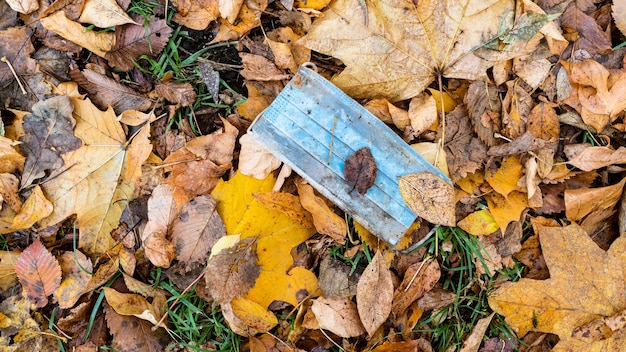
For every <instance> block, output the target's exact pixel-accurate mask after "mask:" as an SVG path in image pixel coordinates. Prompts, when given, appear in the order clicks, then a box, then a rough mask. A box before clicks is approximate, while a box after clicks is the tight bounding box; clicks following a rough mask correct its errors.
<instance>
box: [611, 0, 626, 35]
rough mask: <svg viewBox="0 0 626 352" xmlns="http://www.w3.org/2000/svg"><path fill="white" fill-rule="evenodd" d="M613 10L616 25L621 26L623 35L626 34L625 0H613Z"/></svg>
mask: <svg viewBox="0 0 626 352" xmlns="http://www.w3.org/2000/svg"><path fill="white" fill-rule="evenodd" d="M611 10H612V14H613V21H615V26H616V27H617V28H619V30H620V32H622V35H626V4H624V2H623V1H619V0H613V6H611Z"/></svg>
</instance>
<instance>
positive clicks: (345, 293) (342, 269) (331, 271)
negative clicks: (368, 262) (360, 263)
mask: <svg viewBox="0 0 626 352" xmlns="http://www.w3.org/2000/svg"><path fill="white" fill-rule="evenodd" d="M350 271H351V267H350V266H349V265H347V264H346V263H344V262H342V261H341V260H339V259H335V258H333V257H331V256H330V255H327V256H325V257H324V258H323V259H322V262H321V263H320V270H319V275H318V283H317V284H318V285H319V287H320V289H321V290H322V293H323V294H324V297H335V298H346V297H352V296H354V295H356V294H357V286H358V283H359V279H360V277H361V275H360V274H359V272H358V271H356V272H354V273H353V274H352V275H350Z"/></svg>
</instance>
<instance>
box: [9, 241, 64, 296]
mask: <svg viewBox="0 0 626 352" xmlns="http://www.w3.org/2000/svg"><path fill="white" fill-rule="evenodd" d="M15 273H16V274H17V278H18V280H19V281H20V283H21V284H22V286H23V287H24V289H25V290H26V292H27V293H28V299H29V300H30V301H31V302H32V303H33V304H35V305H36V306H37V307H39V308H41V307H45V306H46V305H47V304H48V296H49V295H51V294H52V293H53V292H54V290H56V289H57V288H58V287H59V285H60V284H61V267H60V266H59V263H58V262H57V260H56V259H55V258H54V256H52V254H51V253H50V252H48V250H47V249H46V247H44V246H43V244H41V241H40V240H39V239H37V240H35V241H34V242H33V243H32V244H31V245H30V246H28V247H26V249H24V251H23V252H22V254H20V256H19V257H18V258H17V261H16V262H15Z"/></svg>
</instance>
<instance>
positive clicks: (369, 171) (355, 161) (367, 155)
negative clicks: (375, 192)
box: [343, 147, 377, 194]
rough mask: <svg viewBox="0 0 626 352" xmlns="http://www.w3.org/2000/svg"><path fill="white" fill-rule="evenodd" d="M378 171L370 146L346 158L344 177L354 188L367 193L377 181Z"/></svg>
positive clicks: (361, 192)
mask: <svg viewBox="0 0 626 352" xmlns="http://www.w3.org/2000/svg"><path fill="white" fill-rule="evenodd" d="M376 171H377V168H376V161H375V160H374V156H373V155H372V152H371V151H370V148H368V147H363V148H361V149H359V150H357V151H356V152H354V154H352V155H350V156H349V157H348V158H347V159H346V162H345V165H344V167H343V177H344V178H345V180H346V182H347V183H348V186H351V187H352V190H354V189H356V191H357V192H359V193H360V194H365V193H367V190H368V189H370V188H371V187H372V186H373V185H374V182H375V181H376ZM352 190H350V191H352Z"/></svg>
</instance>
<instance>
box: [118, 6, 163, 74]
mask: <svg viewBox="0 0 626 352" xmlns="http://www.w3.org/2000/svg"><path fill="white" fill-rule="evenodd" d="M170 34H172V28H170V27H168V26H167V23H165V20H155V19H154V18H153V19H152V20H151V21H149V22H148V25H147V26H138V25H136V24H134V23H130V24H125V25H122V26H118V27H117V28H116V29H115V44H114V45H113V47H112V48H111V51H109V52H108V53H107V54H106V58H107V60H109V64H111V66H115V67H118V68H120V69H122V70H130V69H132V68H134V67H135V64H134V63H133V60H139V57H140V56H142V55H146V56H155V55H157V54H159V53H160V52H161V51H162V50H163V48H164V47H165V44H167V41H168V39H169V37H170Z"/></svg>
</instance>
